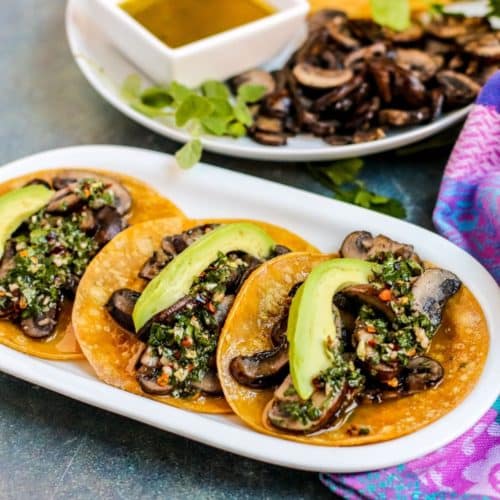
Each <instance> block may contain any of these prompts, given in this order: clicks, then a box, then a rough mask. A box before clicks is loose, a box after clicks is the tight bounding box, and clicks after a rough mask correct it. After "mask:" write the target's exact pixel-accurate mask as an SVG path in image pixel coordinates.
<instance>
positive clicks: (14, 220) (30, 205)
mask: <svg viewBox="0 0 500 500" xmlns="http://www.w3.org/2000/svg"><path fill="white" fill-rule="evenodd" d="M53 195H54V191H52V190H51V189H48V188H46V187H45V186H42V185H41V184H32V185H31V186H25V187H22V188H19V189H14V190H13V191H9V192H8V193H5V194H4V195H2V196H0V258H1V257H3V253H4V250H5V243H6V242H7V240H8V239H9V238H10V237H11V235H12V233H13V232H14V231H15V230H16V229H17V228H18V227H19V226H20V225H21V224H22V222H23V221H25V220H26V219H27V218H28V217H30V216H31V215H33V214H34V213H36V212H38V211H39V210H40V209H42V208H43V207H44V206H45V205H47V203H48V202H49V201H50V199H51V198H52V196H53Z"/></svg>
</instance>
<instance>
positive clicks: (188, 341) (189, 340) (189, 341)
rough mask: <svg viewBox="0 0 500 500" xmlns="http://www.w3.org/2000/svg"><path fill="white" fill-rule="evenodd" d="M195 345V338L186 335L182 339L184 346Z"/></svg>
mask: <svg viewBox="0 0 500 500" xmlns="http://www.w3.org/2000/svg"><path fill="white" fill-rule="evenodd" d="M192 345H193V339H192V338H191V337H184V338H183V339H182V340H181V346H182V347H191V346H192Z"/></svg>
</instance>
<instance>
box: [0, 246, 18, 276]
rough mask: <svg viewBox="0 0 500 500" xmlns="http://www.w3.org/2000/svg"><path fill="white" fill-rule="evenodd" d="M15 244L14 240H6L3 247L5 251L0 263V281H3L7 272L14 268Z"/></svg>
mask: <svg viewBox="0 0 500 500" xmlns="http://www.w3.org/2000/svg"><path fill="white" fill-rule="evenodd" d="M15 257H16V243H15V241H14V240H8V241H7V243H6V245H5V250H4V253H3V256H2V260H1V261H0V279H3V278H5V277H6V276H7V274H9V271H11V270H12V269H14V267H16V263H15Z"/></svg>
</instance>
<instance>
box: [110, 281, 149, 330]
mask: <svg viewBox="0 0 500 500" xmlns="http://www.w3.org/2000/svg"><path fill="white" fill-rule="evenodd" d="M140 295H141V294H140V293H139V292H136V291H135V290H131V289H130V288H120V289H119V290H116V291H114V292H113V294H112V295H111V297H110V298H109V299H108V301H107V302H106V305H105V306H104V307H105V309H106V310H107V311H108V313H109V315H110V316H111V317H112V318H113V319H114V320H115V322H116V323H117V324H118V325H119V326H120V327H121V328H123V329H124V330H126V331H127V332H130V333H135V328H134V321H133V319H132V312H133V310H134V307H135V303H136V302H137V300H138V299H139V297H140Z"/></svg>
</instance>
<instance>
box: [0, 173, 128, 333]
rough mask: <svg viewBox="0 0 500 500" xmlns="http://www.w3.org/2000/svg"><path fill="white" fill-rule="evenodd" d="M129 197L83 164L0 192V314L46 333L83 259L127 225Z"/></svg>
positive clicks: (79, 274)
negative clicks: (0, 250) (0, 252)
mask: <svg viewBox="0 0 500 500" xmlns="http://www.w3.org/2000/svg"><path fill="white" fill-rule="evenodd" d="M131 204H132V202H131V197H130V195H129V193H128V191H127V190H126V189H125V188H124V187H123V186H122V185H121V184H120V183H118V182H117V181H115V180H113V179H110V178H108V177H101V176H99V175H95V174H94V173H91V172H83V171H74V172H62V173H61V174H60V175H56V176H55V177H54V178H53V179H52V181H51V182H50V183H49V182H47V181H45V180H36V179H35V180H34V181H31V182H30V184H29V185H27V186H25V187H23V188H20V189H17V190H14V191H10V192H8V193H7V194H5V195H3V196H1V197H0V213H1V215H2V220H3V223H2V230H3V232H2V235H3V242H2V243H3V250H4V251H3V256H2V259H1V262H0V318H1V319H3V320H9V321H11V322H13V323H15V324H18V325H19V326H20V328H21V330H22V332H23V333H24V334H25V335H27V336H28V337H31V338H36V339H42V338H47V337H50V336H51V335H52V334H53V332H54V330H55V328H56V326H57V323H58V318H59V315H60V311H61V307H62V304H63V301H64V300H65V299H72V298H73V297H74V294H75V291H76V288H77V286H78V283H79V281H80V278H81V277H82V275H83V273H84V271H85V269H86V268H87V265H88V263H89V262H90V260H91V259H92V258H93V257H94V256H95V255H96V254H97V252H98V251H99V250H100V249H101V248H102V247H103V246H104V245H105V244H106V243H107V242H108V241H110V240H111V239H112V238H113V237H114V236H115V235H116V234H117V233H119V232H120V231H122V230H123V229H124V228H125V227H126V226H127V223H126V219H125V218H126V214H127V212H129V210H130V208H131ZM27 207H30V208H27ZM5 221H9V224H5ZM7 226H8V227H7Z"/></svg>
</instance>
